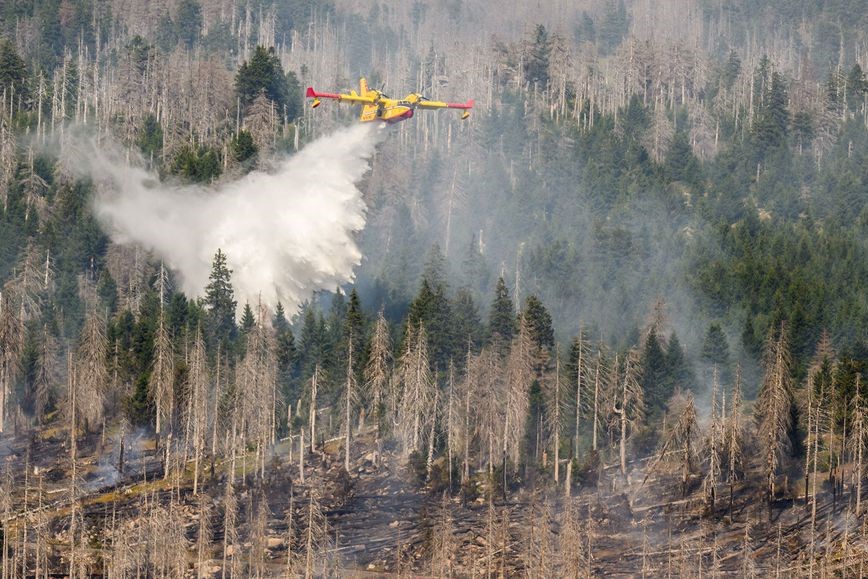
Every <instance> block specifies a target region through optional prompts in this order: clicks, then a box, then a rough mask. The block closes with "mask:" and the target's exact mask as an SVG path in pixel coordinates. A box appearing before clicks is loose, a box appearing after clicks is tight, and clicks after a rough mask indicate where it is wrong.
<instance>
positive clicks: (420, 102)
mask: <svg viewBox="0 0 868 579" xmlns="http://www.w3.org/2000/svg"><path fill="white" fill-rule="evenodd" d="M306 96H307V98H312V99H313V102H312V103H311V105H310V106H311V108H314V109H315V108H316V107H318V106H320V105H321V104H322V101H321V100H320V99H335V100H337V101H345V102H349V103H352V104H361V105H364V106H363V107H362V114H361V116H359V120H360V121H362V122H363V123H366V122H370V121H383V122H385V123H388V124H393V123H399V122H401V121H406V120H407V119H409V118H412V117H413V111H414V110H415V109H417V108H418V109H461V110H462V111H463V112H462V113H461V119H462V120H463V119H466V118H467V117H469V116H470V109H472V108H473V100H472V99H471V100H469V101H467V102H466V103H444V102H442V101H432V100H429V99H427V98H425V97H424V96H422V95H421V94H418V93H412V94H408V95H407V96H405V97H404V98H403V99H393V98H389V97H387V96H386V95H384V94H383V93H382V92H380V91H378V90H374V89H369V88H368V82H367V81H366V80H365V79H360V80H359V92H356V91H355V90H351V91H350V94H338V93H329V92H316V91H315V90H314V89H313V87H312V86H309V87H307V95H306Z"/></svg>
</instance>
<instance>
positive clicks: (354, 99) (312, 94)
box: [305, 86, 376, 105]
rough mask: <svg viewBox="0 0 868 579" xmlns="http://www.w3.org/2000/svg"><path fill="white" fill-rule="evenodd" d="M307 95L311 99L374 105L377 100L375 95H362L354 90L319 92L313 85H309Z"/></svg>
mask: <svg viewBox="0 0 868 579" xmlns="http://www.w3.org/2000/svg"><path fill="white" fill-rule="evenodd" d="M305 96H306V97H307V98H309V99H311V98H312V99H335V100H339V101H347V102H350V103H365V104H369V105H372V104H374V103H375V102H376V101H375V100H374V99H373V97H367V96H361V95H358V94H356V93H355V91H353V92H352V93H350V94H342V93H333V92H317V91H315V90H314V89H313V87H312V86H309V87H307V93H306V94H305Z"/></svg>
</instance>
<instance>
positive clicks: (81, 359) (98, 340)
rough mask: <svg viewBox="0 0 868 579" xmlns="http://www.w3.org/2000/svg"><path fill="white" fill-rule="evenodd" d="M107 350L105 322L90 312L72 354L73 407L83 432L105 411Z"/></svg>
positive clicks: (96, 314)
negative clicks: (74, 364) (74, 355)
mask: <svg viewBox="0 0 868 579" xmlns="http://www.w3.org/2000/svg"><path fill="white" fill-rule="evenodd" d="M107 349H108V340H107V339H106V335H105V321H104V320H103V319H102V317H101V316H100V315H99V314H98V313H97V312H96V311H95V310H94V309H91V310H90V311H88V313H87V314H86V315H85V319H84V327H83V328H82V330H81V335H80V338H79V343H78V351H77V355H76V361H77V364H76V376H77V381H76V388H75V395H76V406H77V408H78V413H79V418H80V419H81V420H82V421H83V422H84V429H85V431H89V430H90V429H91V428H93V427H94V426H96V425H97V424H99V423H100V422H101V421H102V417H103V413H104V412H105V397H106V392H105V389H106V384H108V381H109V380H108V368H106V353H107Z"/></svg>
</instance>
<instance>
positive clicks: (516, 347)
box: [483, 315, 535, 466]
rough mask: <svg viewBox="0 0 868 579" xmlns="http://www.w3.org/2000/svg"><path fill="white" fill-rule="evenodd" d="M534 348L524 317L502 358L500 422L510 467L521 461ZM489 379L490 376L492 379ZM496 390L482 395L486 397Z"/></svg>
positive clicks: (531, 379) (519, 322)
mask: <svg viewBox="0 0 868 579" xmlns="http://www.w3.org/2000/svg"><path fill="white" fill-rule="evenodd" d="M534 348H535V345H534V343H533V339H532V337H531V329H530V324H529V322H528V321H527V319H526V317H525V316H524V315H521V317H520V318H519V321H518V334H517V335H516V336H515V338H513V340H512V344H511V345H510V348H509V354H508V356H507V358H506V368H505V375H504V384H503V386H504V388H505V389H506V407H505V409H504V412H505V416H504V418H503V425H502V427H503V452H504V456H506V457H508V458H509V460H510V461H511V462H512V464H513V465H514V466H517V465H518V464H519V462H520V459H521V452H522V445H523V444H524V439H525V434H526V431H527V416H528V413H529V412H530V386H531V383H532V382H533V380H534V362H535V361H534ZM492 378H493V376H492ZM496 391H497V389H496V388H489V389H488V391H487V392H485V393H484V394H483V395H486V396H490V395H491V394H490V393H492V392H496Z"/></svg>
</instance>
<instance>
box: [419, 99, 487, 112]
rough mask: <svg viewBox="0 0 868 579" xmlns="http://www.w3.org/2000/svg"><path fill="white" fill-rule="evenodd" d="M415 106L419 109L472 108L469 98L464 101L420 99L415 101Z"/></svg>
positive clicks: (471, 100) (471, 101)
mask: <svg viewBox="0 0 868 579" xmlns="http://www.w3.org/2000/svg"><path fill="white" fill-rule="evenodd" d="M416 106H417V107H419V108H420V109H465V110H470V109H472V108H473V99H470V100H469V101H467V102H466V103H446V102H443V101H429V100H420V101H419V102H417V103H416Z"/></svg>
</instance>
